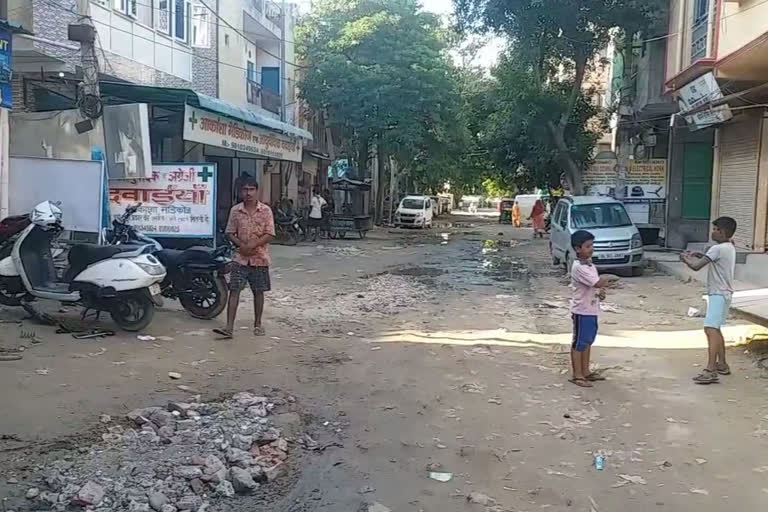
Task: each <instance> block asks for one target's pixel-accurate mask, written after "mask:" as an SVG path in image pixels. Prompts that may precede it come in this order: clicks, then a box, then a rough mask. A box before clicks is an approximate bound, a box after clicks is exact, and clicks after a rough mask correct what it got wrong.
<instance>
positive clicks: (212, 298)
mask: <svg viewBox="0 0 768 512" xmlns="http://www.w3.org/2000/svg"><path fill="white" fill-rule="evenodd" d="M191 288H192V290H193V291H192V293H185V294H184V295H182V296H180V297H179V302H181V305H182V307H183V308H184V309H186V310H187V312H188V313H189V314H190V315H192V316H193V317H195V318H199V319H201V320H212V319H214V318H216V317H217V316H219V315H220V314H221V312H222V311H224V308H225V307H226V306H227V298H228V297H229V288H228V287H227V281H226V280H225V279H224V276H214V275H213V274H199V275H196V276H195V277H194V278H193V279H192V286H191Z"/></svg>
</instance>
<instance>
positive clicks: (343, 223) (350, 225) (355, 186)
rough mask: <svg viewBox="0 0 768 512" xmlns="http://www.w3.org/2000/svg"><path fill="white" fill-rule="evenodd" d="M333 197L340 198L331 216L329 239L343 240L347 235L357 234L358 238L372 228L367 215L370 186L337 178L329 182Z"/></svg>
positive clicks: (362, 182)
mask: <svg viewBox="0 0 768 512" xmlns="http://www.w3.org/2000/svg"><path fill="white" fill-rule="evenodd" d="M331 188H332V190H333V192H334V194H333V195H334V197H342V201H341V204H340V205H339V204H337V205H336V211H334V212H333V213H332V214H331V218H330V228H329V233H330V237H331V238H345V237H346V236H347V233H351V232H357V234H358V235H359V236H360V238H365V235H366V233H367V232H368V231H370V230H371V228H372V227H373V220H372V219H371V216H370V215H368V214H367V212H368V211H369V208H368V207H369V205H370V201H371V184H370V183H368V182H364V181H357V180H352V179H349V178H339V179H336V180H333V181H332V182H331Z"/></svg>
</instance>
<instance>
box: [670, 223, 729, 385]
mask: <svg viewBox="0 0 768 512" xmlns="http://www.w3.org/2000/svg"><path fill="white" fill-rule="evenodd" d="M735 232H736V221H735V220H734V219H732V218H731V217H720V218H718V219H716V220H715V221H714V222H712V240H714V241H715V242H716V244H715V245H713V246H712V247H710V248H709V250H708V251H707V253H706V254H701V253H694V252H690V251H685V252H684V253H683V254H681V255H680V261H682V262H683V263H685V264H686V265H688V267H690V268H691V269H692V270H701V269H702V268H704V267H706V266H707V265H709V268H708V269H707V297H708V300H707V316H706V318H705V319H704V332H705V333H706V335H707V344H708V345H709V352H708V354H709V356H708V359H707V367H706V368H704V370H702V372H701V373H700V374H699V375H697V376H696V377H694V378H693V381H694V382H695V383H696V384H714V383H716V382H719V381H720V377H719V375H730V374H731V369H730V368H729V367H728V363H726V362H725V339H724V338H723V332H722V330H721V328H722V326H723V325H725V322H726V321H727V320H728V310H729V309H730V307H731V297H732V296H733V273H734V271H735V269H736V248H735V247H734V246H733V243H732V242H731V238H733V234H734V233H735Z"/></svg>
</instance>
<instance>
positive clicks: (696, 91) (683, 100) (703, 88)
mask: <svg viewBox="0 0 768 512" xmlns="http://www.w3.org/2000/svg"><path fill="white" fill-rule="evenodd" d="M722 98H723V92H722V91H721V90H720V86H719V85H718V84H717V80H716V79H715V75H714V73H712V72H711V71H710V72H709V73H706V74H704V75H702V76H700V77H699V78H697V79H695V80H692V81H691V82H690V83H687V84H685V85H684V86H683V87H681V88H680V97H679V99H678V105H679V106H680V112H681V113H682V114H683V116H684V117H685V120H686V121H687V122H688V126H689V127H690V129H691V131H696V130H700V129H702V128H709V127H710V126H713V125H716V124H720V123H724V122H726V121H728V120H729V119H731V118H732V117H733V113H732V112H731V108H730V107H729V106H728V105H727V104H725V105H718V106H715V107H711V108H708V109H706V110H702V111H701V112H697V113H696V114H691V115H685V114H686V112H690V111H691V110H693V109H695V108H698V107H702V106H704V105H709V104H711V103H712V102H715V101H717V100H720V99H722Z"/></svg>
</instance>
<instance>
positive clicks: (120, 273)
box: [0, 201, 165, 331]
mask: <svg viewBox="0 0 768 512" xmlns="http://www.w3.org/2000/svg"><path fill="white" fill-rule="evenodd" d="M30 220H31V221H32V223H31V224H30V225H29V226H28V227H27V228H25V229H24V231H22V233H21V234H20V235H19V238H18V239H17V240H16V242H15V243H14V246H13V250H12V251H11V255H10V256H9V257H7V258H4V259H2V260H0V294H2V295H3V299H4V300H3V301H2V303H3V304H7V305H10V304H13V305H21V303H22V302H23V301H27V300H34V299H35V298H41V299H50V300H58V301H60V302H63V303H69V304H80V305H82V306H83V307H85V308H86V309H85V311H88V310H96V311H108V312H109V314H110V315H111V316H112V319H113V320H114V321H115V323H116V324H117V325H118V326H120V327H121V328H122V329H124V330H126V331H140V330H141V329H144V328H145V327H146V326H147V325H149V323H150V322H151V321H152V317H153V315H154V312H155V305H157V306H159V305H161V304H162V299H161V298H160V286H159V283H160V282H161V281H162V280H163V279H164V278H165V267H163V265H162V264H161V263H160V262H159V261H157V259H156V258H155V257H154V256H152V255H151V254H150V253H151V252H152V251H153V250H154V248H153V247H152V246H149V245H133V246H130V245H119V246H114V245H111V246H101V245H93V244H76V245H73V246H72V247H71V249H70V251H69V255H68V263H69V265H68V267H67V269H66V271H65V272H64V276H63V279H62V280H59V279H57V276H56V270H55V269H54V266H53V257H52V254H51V242H52V241H53V239H54V238H55V237H56V236H58V234H59V233H60V232H61V230H62V227H61V210H60V209H59V207H58V206H56V205H55V204H53V203H51V202H50V201H45V202H43V203H40V204H39V205H37V206H36V207H35V209H34V210H33V211H32V213H31V214H30ZM84 314H85V313H84Z"/></svg>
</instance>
